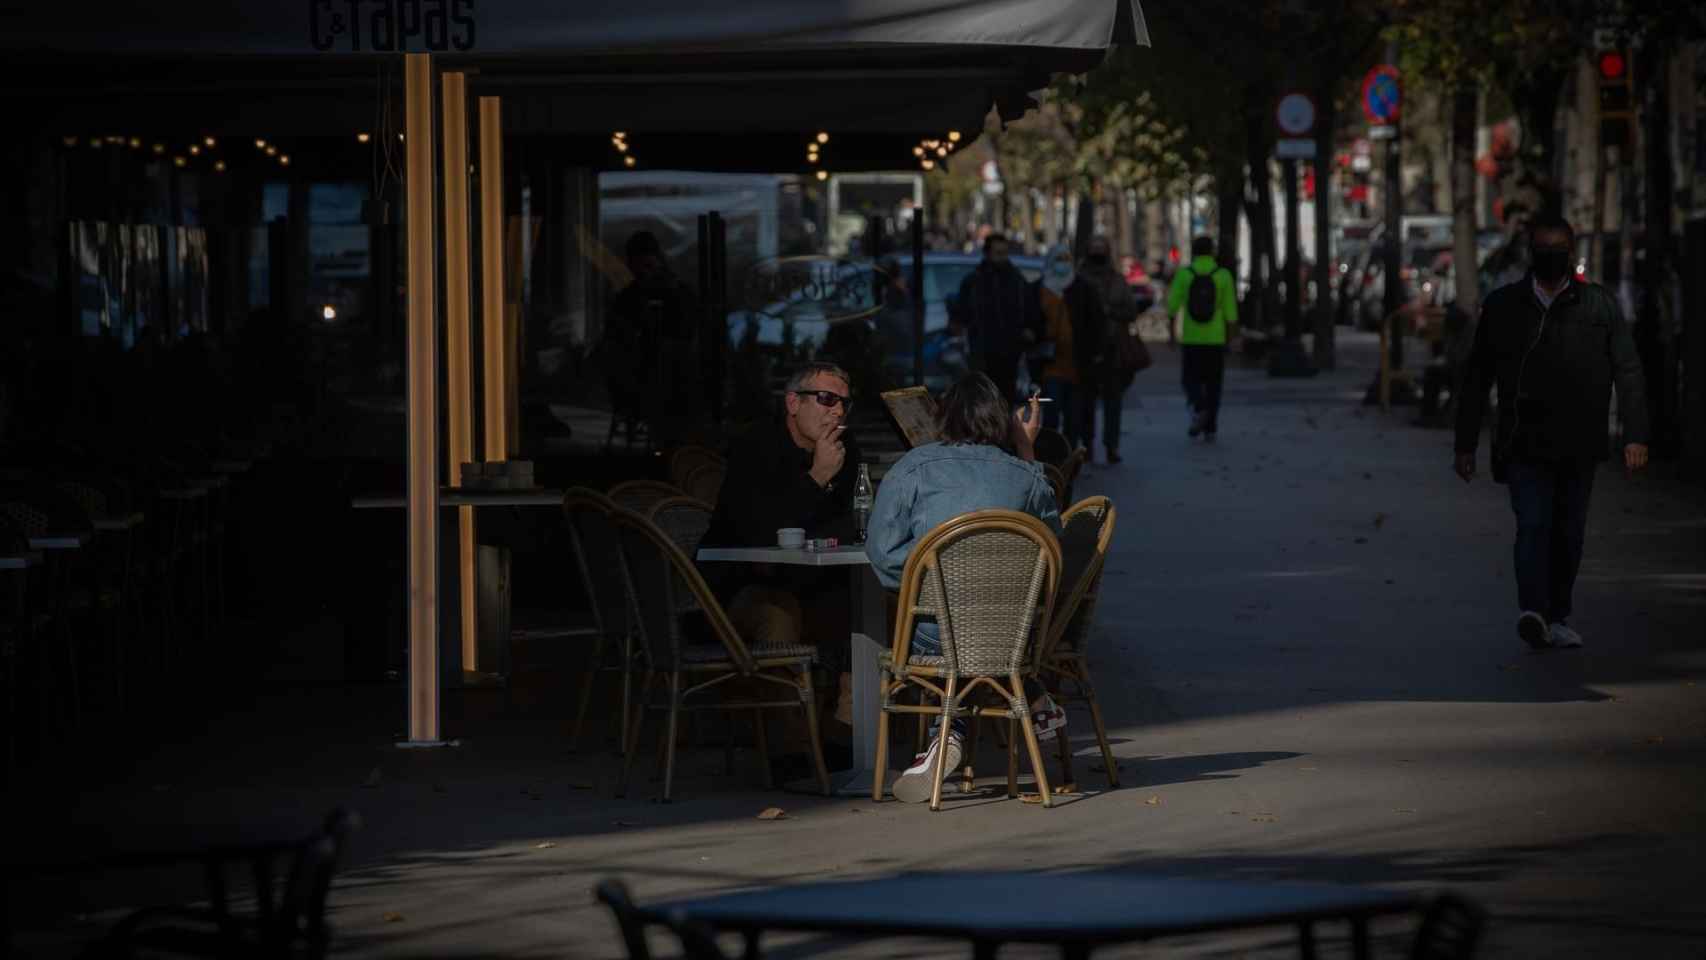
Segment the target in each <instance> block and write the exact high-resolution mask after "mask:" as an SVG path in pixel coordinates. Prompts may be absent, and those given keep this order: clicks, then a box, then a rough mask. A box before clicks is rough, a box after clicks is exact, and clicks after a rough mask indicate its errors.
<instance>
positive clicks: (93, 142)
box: [89, 137, 102, 150]
mask: <svg viewBox="0 0 1706 960" xmlns="http://www.w3.org/2000/svg"><path fill="white" fill-rule="evenodd" d="M101 145H102V144H101V138H100V137H90V138H89V146H91V147H94V148H95V149H96V150H99V149H101Z"/></svg>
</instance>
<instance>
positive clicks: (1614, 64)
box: [1599, 50, 1629, 80]
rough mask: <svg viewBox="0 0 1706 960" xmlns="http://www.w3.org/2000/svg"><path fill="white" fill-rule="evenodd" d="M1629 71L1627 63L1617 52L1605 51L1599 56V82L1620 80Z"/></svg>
mask: <svg viewBox="0 0 1706 960" xmlns="http://www.w3.org/2000/svg"><path fill="white" fill-rule="evenodd" d="M1628 70H1629V61H1628V60H1626V59H1624V57H1623V54H1622V53H1621V52H1619V51H1617V50H1607V51H1605V52H1604V53H1601V54H1600V55H1599V77H1600V79H1601V80H1621V79H1623V75H1624V74H1625V73H1627V72H1628Z"/></svg>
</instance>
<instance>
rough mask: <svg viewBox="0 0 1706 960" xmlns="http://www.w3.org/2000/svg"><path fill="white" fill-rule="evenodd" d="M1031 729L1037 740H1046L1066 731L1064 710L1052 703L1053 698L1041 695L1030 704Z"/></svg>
mask: <svg viewBox="0 0 1706 960" xmlns="http://www.w3.org/2000/svg"><path fill="white" fill-rule="evenodd" d="M1031 729H1033V730H1035V731H1036V733H1037V739H1038V740H1046V739H1048V738H1049V737H1052V736H1054V735H1055V734H1057V733H1059V732H1060V731H1062V730H1065V729H1066V708H1064V707H1062V706H1061V705H1060V704H1058V703H1056V702H1054V698H1053V697H1051V696H1049V695H1048V694H1046V693H1045V694H1043V695H1042V696H1040V697H1038V698H1037V699H1036V700H1033V701H1032V702H1031Z"/></svg>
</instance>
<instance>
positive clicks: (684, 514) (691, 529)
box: [645, 497, 713, 557]
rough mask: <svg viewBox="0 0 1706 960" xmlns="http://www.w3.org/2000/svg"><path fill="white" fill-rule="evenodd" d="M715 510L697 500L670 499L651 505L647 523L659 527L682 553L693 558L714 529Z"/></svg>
mask: <svg viewBox="0 0 1706 960" xmlns="http://www.w3.org/2000/svg"><path fill="white" fill-rule="evenodd" d="M712 510H713V508H712V506H711V505H710V504H709V503H706V502H705V501H703V500H699V499H697V498H694V497H670V498H669V499H668V500H659V501H658V502H657V503H654V504H652V506H651V509H650V510H647V511H646V513H645V516H646V519H648V520H650V521H651V522H653V523H655V524H657V526H658V529H659V530H662V531H663V532H664V534H665V535H666V536H668V537H669V539H670V540H671V541H672V542H673V543H674V544H675V545H676V546H677V547H680V548H681V552H682V553H683V554H685V555H687V556H688V557H692V556H693V555H694V554H695V553H698V552H699V541H700V540H703V539H705V531H707V530H709V529H711V513H712Z"/></svg>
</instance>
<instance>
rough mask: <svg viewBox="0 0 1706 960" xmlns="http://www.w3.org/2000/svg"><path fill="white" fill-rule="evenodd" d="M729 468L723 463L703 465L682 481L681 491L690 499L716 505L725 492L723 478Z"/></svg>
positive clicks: (695, 468)
mask: <svg viewBox="0 0 1706 960" xmlns="http://www.w3.org/2000/svg"><path fill="white" fill-rule="evenodd" d="M727 475H728V467H727V466H725V465H723V464H721V463H701V464H699V465H698V466H697V467H694V468H693V472H692V473H689V474H688V475H687V478H686V479H685V480H684V481H682V483H681V489H682V491H683V492H685V493H686V494H687V495H688V496H690V497H696V498H698V499H700V500H703V501H705V502H706V503H710V504H715V503H716V502H717V498H718V497H719V496H721V495H722V492H723V478H724V477H725V476H727Z"/></svg>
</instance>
